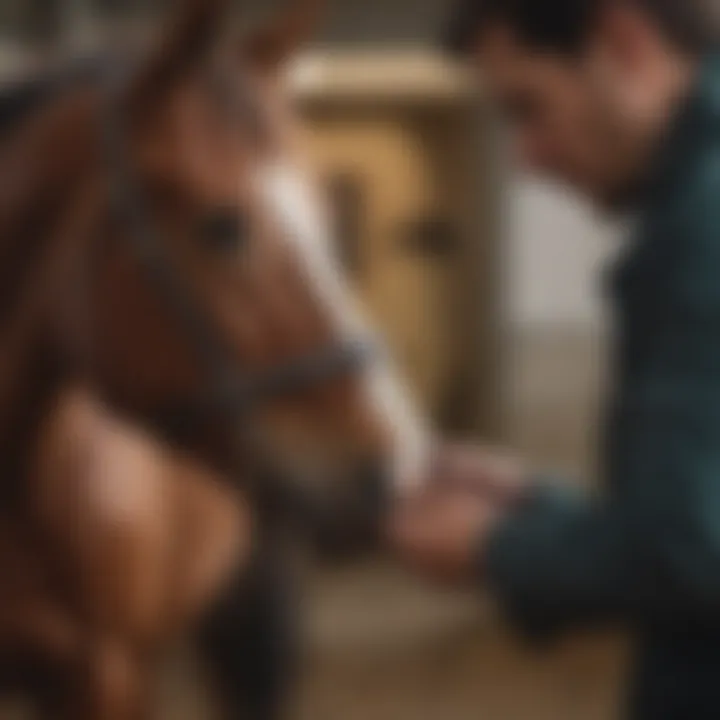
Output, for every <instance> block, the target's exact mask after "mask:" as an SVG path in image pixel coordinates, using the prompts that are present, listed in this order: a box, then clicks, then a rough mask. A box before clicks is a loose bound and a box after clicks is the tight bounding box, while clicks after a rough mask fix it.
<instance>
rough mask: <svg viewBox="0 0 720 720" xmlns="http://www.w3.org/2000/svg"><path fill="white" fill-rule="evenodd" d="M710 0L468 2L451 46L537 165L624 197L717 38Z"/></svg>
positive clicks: (598, 193) (594, 193) (611, 197)
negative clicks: (474, 65)
mask: <svg viewBox="0 0 720 720" xmlns="http://www.w3.org/2000/svg"><path fill="white" fill-rule="evenodd" d="M708 6H709V2H708V0H465V5H464V7H463V8H462V9H461V11H460V12H459V13H458V15H457V16H456V19H455V23H454V28H453V32H452V33H451V38H450V41H451V45H452V48H453V49H454V50H455V51H456V52H458V51H460V52H462V53H463V54H465V55H467V56H470V57H472V58H473V59H475V60H478V61H479V62H480V64H481V65H482V68H483V72H484V77H485V79H486V81H487V84H488V87H489V89H490V91H491V93H492V94H493V95H494V96H495V97H496V98H497V99H498V100H499V102H500V104H501V106H502V107H503V108H504V110H505V111H506V112H507V114H508V116H509V118H510V120H511V121H512V123H513V126H514V128H515V130H516V131H517V134H518V140H519V145H520V150H521V154H522V157H523V159H524V161H525V162H526V164H527V165H528V166H529V167H530V168H532V169H534V170H537V171H539V172H542V173H544V174H548V175H551V176H553V177H556V178H558V179H560V180H563V181H566V182H569V183H571V184H572V185H574V186H576V187H578V188H579V189H580V190H582V191H584V192H586V193H587V194H589V195H590V196H591V197H593V198H594V199H596V200H598V201H600V202H602V203H604V204H617V203H619V202H621V201H622V200H624V199H625V198H626V197H627V196H628V194H629V193H631V192H632V191H633V189H634V188H635V187H636V186H637V184H638V183H641V182H642V179H643V176H644V174H645V172H647V169H648V163H649V158H650V156H651V155H652V153H653V150H654V147H655V144H656V142H657V140H658V136H659V135H660V134H661V133H662V131H663V129H664V128H665V127H666V125H667V123H668V120H669V117H670V116H671V115H672V113H673V111H674V109H675V107H676V106H677V105H678V103H679V102H680V101H681V100H682V96H683V95H684V94H685V93H686V92H687V91H688V86H689V84H690V83H691V81H692V76H693V71H694V68H695V67H696V65H697V61H698V59H699V58H700V56H701V55H703V54H704V53H705V52H706V51H707V50H708V49H709V48H710V47H711V45H712V43H713V40H714V37H715V33H714V32H713V27H712V25H713V24H712V22H711V19H710V11H709V10H708Z"/></svg>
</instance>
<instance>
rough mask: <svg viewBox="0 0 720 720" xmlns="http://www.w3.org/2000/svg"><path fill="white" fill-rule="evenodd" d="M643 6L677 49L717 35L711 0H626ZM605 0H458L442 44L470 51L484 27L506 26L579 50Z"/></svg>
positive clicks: (537, 41)
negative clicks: (501, 24) (499, 23)
mask: <svg viewBox="0 0 720 720" xmlns="http://www.w3.org/2000/svg"><path fill="white" fill-rule="evenodd" d="M625 1H626V2H634V3H635V4H636V5H637V6H638V7H640V8H642V10H643V11H645V12H646V13H647V14H648V15H649V17H650V18H651V19H652V20H653V21H654V22H655V23H656V25H657V26H658V28H659V29H660V30H661V31H662V32H663V33H664V34H665V35H666V37H667V38H668V40H670V41H671V42H672V43H673V44H674V45H676V46H677V47H678V49H680V50H682V51H685V52H690V53H693V54H699V53H702V52H705V51H706V50H708V49H709V48H710V47H711V46H712V45H714V44H715V42H716V40H717V25H716V24H715V23H714V22H713V20H714V18H713V17H712V13H711V12H710V9H709V6H710V4H711V2H712V0H625ZM607 2H608V0H461V2H460V5H459V7H458V8H457V10H456V12H455V14H454V16H453V18H452V22H451V24H450V28H449V32H448V34H447V37H446V43H445V44H446V47H447V48H448V49H449V50H450V51H451V52H453V53H456V54H464V53H466V52H468V51H469V50H470V49H471V48H472V46H473V43H474V42H475V40H476V39H477V38H478V37H479V35H480V33H481V32H482V30H483V28H484V27H487V26H488V25H489V24H491V23H495V22H501V23H505V24H507V25H509V26H510V27H511V28H512V29H513V30H514V31H515V32H517V34H518V36H519V37H520V38H521V39H522V40H523V41H524V42H525V43H527V44H528V45H529V46H532V47H538V48H542V49H547V50H554V51H557V52H563V53H573V52H577V51H578V50H580V49H581V48H582V46H583V44H584V42H585V40H586V39H587V37H588V35H589V33H590V32H591V30H592V27H593V24H594V22H595V20H596V18H597V16H598V14H599V13H600V12H601V10H602V9H603V7H604V6H605V4H606V3H607Z"/></svg>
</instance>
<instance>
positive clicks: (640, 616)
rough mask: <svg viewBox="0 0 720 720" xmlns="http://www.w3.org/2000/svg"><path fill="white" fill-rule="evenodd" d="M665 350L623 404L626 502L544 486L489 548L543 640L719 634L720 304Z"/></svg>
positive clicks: (685, 325)
mask: <svg viewBox="0 0 720 720" xmlns="http://www.w3.org/2000/svg"><path fill="white" fill-rule="evenodd" d="M655 340H656V342H655V343H654V345H653V354H652V360H651V361H649V362H647V363H646V367H645V368H644V369H643V371H642V372H641V373H639V374H638V377H637V378H634V381H633V383H632V385H633V389H632V392H631V395H630V396H627V397H624V398H622V399H621V401H620V407H619V414H620V419H619V425H618V427H617V428H616V429H618V430H619V437H618V440H619V446H620V454H621V456H622V461H621V462H619V463H614V464H615V465H616V466H617V468H619V469H618V470H617V472H618V474H619V475H620V476H619V477H612V478H608V480H609V485H610V486H612V487H613V488H615V489H616V492H613V494H612V496H611V497H608V498H606V499H593V498H591V497H588V496H584V495H582V494H580V493H571V492H570V491H563V490H560V489H558V488H557V487H553V485H552V483H542V482H540V483H538V486H537V489H536V491H535V492H534V495H533V497H531V498H529V500H528V502H527V503H526V504H525V505H524V506H523V507H522V508H521V509H519V510H517V511H516V512H515V513H514V514H513V515H511V516H510V517H508V518H507V519H506V520H505V521H504V522H503V523H502V524H501V525H500V527H498V528H497V530H496V531H495V532H494V534H493V536H492V537H491V539H490V543H489V546H486V548H485V551H484V553H483V557H482V570H483V573H484V576H485V578H486V579H487V580H488V582H489V584H490V587H491V589H492V590H494V591H495V593H496V594H497V595H498V597H499V599H500V601H501V605H502V606H503V607H504V609H505V610H506V611H507V614H508V616H509V618H510V619H511V620H512V621H514V623H515V624H516V625H517V626H518V627H519V628H520V629H521V630H522V631H524V632H525V633H527V634H529V635H531V636H539V637H542V636H548V635H552V634H555V633H557V632H559V631H562V630H565V629H570V628H571V627H573V626H578V625H583V626H584V625H589V624H597V623H604V622H631V623H652V624H653V626H657V625H659V626H662V627H668V628H669V629H672V628H673V627H674V626H680V627H687V625H688V624H689V623H693V624H695V623H697V624H699V625H700V626H701V627H704V626H707V625H708V624H710V623H713V622H715V623H716V624H717V623H718V610H717V609H718V607H720V303H717V309H716V303H714V302H713V303H709V304H708V303H695V302H691V303H688V304H686V305H684V306H683V308H682V310H678V311H677V313H676V317H674V318H673V319H672V320H670V321H668V322H666V323H664V329H663V331H662V333H661V334H660V335H659V336H658V337H657V338H655Z"/></svg>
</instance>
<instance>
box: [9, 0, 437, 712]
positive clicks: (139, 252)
mask: <svg viewBox="0 0 720 720" xmlns="http://www.w3.org/2000/svg"><path fill="white" fill-rule="evenodd" d="M178 2H179V3H180V5H179V7H178V8H177V10H176V12H175V14H174V16H173V22H172V23H170V24H169V27H168V29H167V32H166V33H165V35H164V37H163V39H162V41H161V42H159V43H158V45H157V47H155V48H153V50H152V51H151V52H150V53H148V55H147V57H143V58H141V59H140V60H138V61H136V62H132V63H117V62H113V61H110V62H108V63H106V64H105V65H106V66H104V67H101V68H100V69H99V70H97V66H96V70H94V71H92V72H82V73H79V74H72V73H71V77H70V79H69V80H68V78H67V77H65V78H64V79H62V80H58V81H56V82H46V83H44V84H43V85H42V87H41V88H40V89H38V88H37V87H35V88H30V89H29V91H28V88H20V89H19V90H18V91H17V93H15V92H14V91H13V94H12V97H10V98H9V100H8V102H6V103H3V102H2V100H0V115H2V114H3V112H2V111H3V108H6V109H8V110H7V116H8V117H9V118H11V119H10V120H8V121H7V123H6V124H5V127H3V128H2V129H0V462H1V464H2V474H1V475H0V588H1V589H0V669H2V670H3V671H7V672H3V673H0V674H2V676H3V679H7V683H8V685H9V686H10V685H12V684H13V683H16V682H25V681H27V682H28V683H29V688H30V689H31V691H32V692H33V693H34V696H35V698H36V700H37V704H38V710H39V712H40V714H41V716H42V717H52V718H54V719H57V718H67V719H68V720H136V719H137V718H140V717H148V716H150V715H151V714H152V712H153V707H152V706H153V702H152V692H153V684H154V683H153V678H154V676H155V674H156V670H157V668H158V665H159V663H160V661H161V658H162V656H163V654H164V653H165V652H166V651H167V650H168V648H169V647H170V646H171V645H172V643H173V641H174V639H175V638H177V637H179V636H180V635H185V634H192V635H193V636H195V637H196V639H197V643H198V646H199V648H200V651H201V653H203V654H204V657H205V659H206V660H207V661H208V667H209V669H210V670H211V672H212V673H213V675H214V679H215V680H216V683H217V690H218V692H219V695H220V697H221V700H222V702H223V703H224V705H225V709H226V710H227V713H228V716H229V717H239V716H241V714H242V713H243V712H245V713H249V714H250V716H251V717H257V718H263V719H264V718H269V717H272V716H274V713H275V711H276V710H277V707H276V706H275V704H274V703H273V702H269V703H268V702H267V698H268V696H270V697H271V698H272V696H273V692H270V691H269V690H268V688H266V687H264V686H263V682H265V681H266V680H267V677H264V676H258V675H257V673H258V666H260V667H262V666H263V663H264V662H265V661H264V660H262V659H261V658H259V657H258V656H257V655H255V654H254V653H255V652H256V647H255V646H254V645H253V642H254V640H253V639H252V638H253V632H257V628H256V627H255V622H256V617H257V615H256V614H255V613H256V610H257V608H258V602H257V601H255V602H253V601H252V597H253V584H254V578H255V577H257V576H258V575H259V576H263V575H264V574H266V572H267V568H268V567H270V566H269V565H268V563H267V562H266V561H265V559H264V558H265V557H266V556H265V554H264V553H265V548H267V547H268V546H272V537H273V535H274V530H273V528H274V526H276V525H277V524H278V523H279V524H280V525H283V526H285V525H286V524H289V523H292V522H295V521H301V522H303V523H304V524H305V525H306V526H307V527H309V528H312V529H313V530H316V531H317V535H318V537H319V538H321V539H322V541H323V542H324V543H326V544H330V545H332V546H343V547H345V548H360V547H365V546H367V545H368V544H369V543H372V542H373V541H375V540H377V537H378V528H379V526H380V524H381V519H382V513H383V505H384V504H385V503H387V502H388V500H389V498H391V497H392V495H393V494H394V493H397V492H404V491H405V490H407V489H409V488H412V487H413V486H414V485H415V484H416V483H419V482H422V478H424V477H426V475H427V472H428V463H429V462H430V457H431V455H432V452H431V448H432V442H431V437H430V432H429V430H428V428H427V427H426V426H425V424H424V422H423V421H422V419H421V417H420V415H419V413H417V411H416V410H415V409H414V407H413V406H412V403H411V402H410V401H409V400H408V397H407V393H406V392H405V391H404V389H403V387H402V383H401V382H400V381H399V380H398V378H397V375H396V373H395V372H394V370H393V368H392V364H391V362H390V360H389V358H388V357H387V355H386V354H385V353H383V352H382V349H381V347H380V343H379V342H378V340H377V338H376V337H375V336H374V333H373V332H372V330H371V327H370V325H369V324H368V323H367V322H366V321H365V320H364V319H363V317H362V314H361V313H360V312H359V311H358V310H357V308H356V307H355V305H354V303H353V300H352V297H351V294H350V291H349V289H348V287H347V284H346V283H345V281H344V279H343V277H342V273H341V270H340V268H339V264H338V263H337V262H335V260H334V257H333V254H332V249H331V246H330V238H328V231H327V229H326V228H327V227H328V223H327V222H326V219H325V213H324V210H323V206H322V201H321V199H320V197H319V192H318V190H317V188H316V186H315V183H314V182H313V180H312V175H311V172H310V171H309V169H307V168H306V166H305V164H304V163H303V161H302V158H301V153H299V149H298V147H297V142H296V140H295V133H294V121H295V118H294V113H293V108H292V104H291V103H290V102H289V101H288V96H287V93H286V92H285V91H284V84H283V77H284V75H285V69H286V68H287V65H288V63H289V62H290V60H291V59H292V57H293V55H294V53H295V52H296V50H297V48H298V47H299V44H300V43H301V42H302V41H303V40H304V38H305V37H306V36H307V34H308V33H309V32H310V31H311V29H312V26H313V22H312V19H313V18H314V17H316V15H317V13H316V8H314V7H313V6H314V5H315V3H314V2H313V0H296V1H295V3H294V4H292V5H291V6H290V7H289V8H288V10H287V12H286V13H285V14H284V15H282V16H281V17H280V18H278V19H277V20H275V21H273V22H271V24H270V25H269V26H267V27H265V28H261V29H260V30H259V31H257V32H256V33H254V34H252V35H251V36H250V37H244V38H242V39H241V40H240V41H239V42H238V39H237V37H236V36H235V33H234V32H232V31H231V30H230V27H231V25H230V23H229V22H228V20H227V19H228V17H229V14H230V10H229V7H230V5H231V4H232V3H231V2H230V0H178ZM101 65H102V64H101ZM13 100H14V101H15V102H13ZM1 119H2V118H0V120H1ZM261 585H262V583H261ZM256 597H257V596H256ZM260 597H262V596H260ZM249 598H250V600H249V601H248V599H249ZM259 606H260V607H261V609H263V610H264V609H265V608H264V607H263V602H262V601H261V602H260V603H259ZM248 608H249V609H248ZM248 629H249V630H250V631H251V632H250V633H249V634H248ZM243 644H246V645H245V646H244V647H243ZM270 646H272V642H270ZM248 653H250V654H251V656H250V657H249V658H248ZM3 661H5V662H3ZM253 672H255V675H253ZM248 674H249V676H250V677H249V679H248V677H247V675H248ZM271 680H272V678H271ZM271 685H272V682H271Z"/></svg>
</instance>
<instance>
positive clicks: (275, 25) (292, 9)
mask: <svg viewBox="0 0 720 720" xmlns="http://www.w3.org/2000/svg"><path fill="white" fill-rule="evenodd" d="M287 3H288V5H287V7H285V8H284V10H283V12H282V13H281V14H280V15H279V16H278V17H275V18H273V19H272V20H271V21H270V22H269V23H268V24H267V25H265V26H263V27H261V28H260V29H259V30H257V31H256V32H255V33H254V34H253V35H251V37H250V38H247V39H245V40H244V42H243V45H242V47H241V51H242V56H243V58H244V59H245V60H246V61H247V62H249V63H250V64H251V65H252V66H253V67H255V68H256V69H258V70H260V71H261V72H264V73H274V72H278V71H281V70H282V69H283V68H284V67H285V66H286V65H287V64H288V63H289V62H290V61H291V60H292V58H293V56H294V55H295V54H296V53H297V52H298V51H299V50H300V49H301V48H302V47H303V45H305V43H307V42H308V41H309V40H310V38H311V37H312V36H313V34H314V33H315V31H316V30H317V27H318V25H319V24H320V16H321V14H322V9H323V7H324V0H287Z"/></svg>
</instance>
